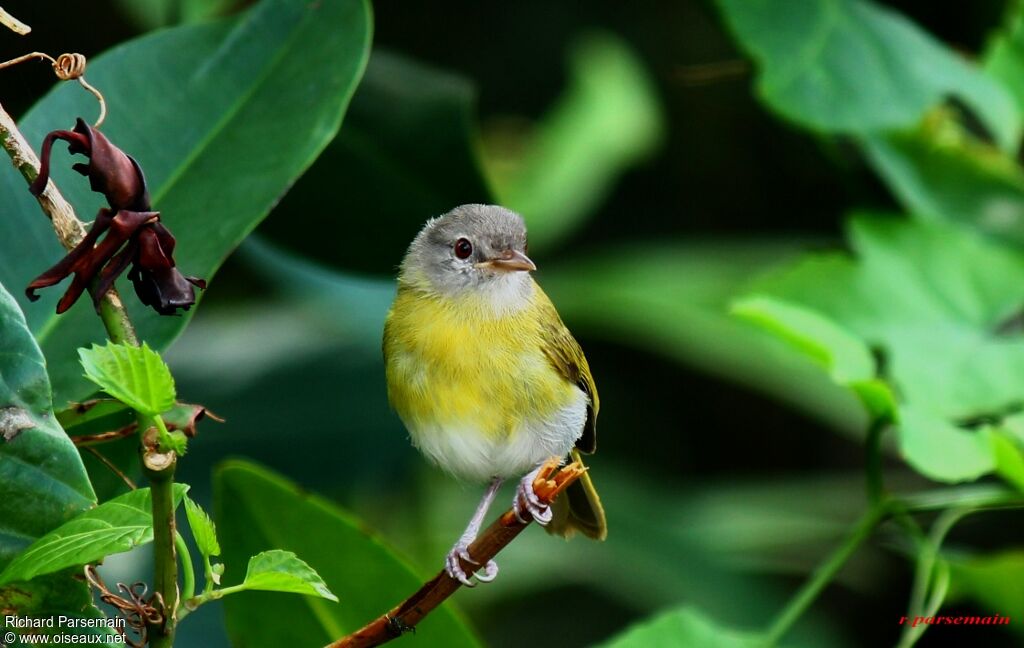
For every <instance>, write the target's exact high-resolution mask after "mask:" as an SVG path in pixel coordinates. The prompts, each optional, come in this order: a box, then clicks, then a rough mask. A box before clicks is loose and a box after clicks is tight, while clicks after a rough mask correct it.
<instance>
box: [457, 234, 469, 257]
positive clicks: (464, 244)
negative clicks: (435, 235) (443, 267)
mask: <svg viewBox="0 0 1024 648" xmlns="http://www.w3.org/2000/svg"><path fill="white" fill-rule="evenodd" d="M470 254H473V244H472V243H470V242H469V239H464V238H460V239H459V240H458V241H455V256H457V257H459V258H460V259H468V258H469V255H470Z"/></svg>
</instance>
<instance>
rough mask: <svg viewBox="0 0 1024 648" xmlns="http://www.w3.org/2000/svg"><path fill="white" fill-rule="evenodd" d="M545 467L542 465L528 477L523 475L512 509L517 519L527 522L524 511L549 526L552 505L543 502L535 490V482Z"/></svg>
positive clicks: (537, 521) (538, 521)
mask: <svg viewBox="0 0 1024 648" xmlns="http://www.w3.org/2000/svg"><path fill="white" fill-rule="evenodd" d="M543 468H544V466H541V467H540V468H538V469H537V470H534V471H533V472H531V473H530V474H528V475H527V476H526V477H523V478H522V479H521V480H520V481H519V486H518V487H516V495H515V498H514V499H513V500H512V510H513V511H515V514H516V519H517V520H519V521H520V522H522V523H524V524H525V523H526V522H527V520H526V518H524V517H523V514H524V513H529V514H530V515H531V516H532V517H533V520H534V521H535V522H536V523H537V524H539V525H541V526H547V523H548V522H550V521H551V516H552V513H551V507H550V506H548V505H547V504H545V503H544V502H542V501H541V500H540V498H539V497H538V496H537V493H536V492H535V491H534V490H533V482H534V480H535V479H537V474H538V473H539V471H540V470H541V469H543Z"/></svg>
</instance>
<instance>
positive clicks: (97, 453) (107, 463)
mask: <svg viewBox="0 0 1024 648" xmlns="http://www.w3.org/2000/svg"><path fill="white" fill-rule="evenodd" d="M84 450H85V451H86V452H88V453H89V454H91V455H92V456H94V457H96V458H97V459H99V460H100V462H101V463H102V464H103V465H104V466H106V467H107V468H109V469H110V471H111V472H112V473H114V474H115V475H117V476H118V477H120V478H121V481H123V482H124V483H125V484H127V485H128V488H130V489H132V490H135V489H137V488H138V486H137V485H136V484H135V482H133V481H132V479H131V477H129V476H128V475H126V474H124V471H122V470H121V469H120V468H118V467H117V466H116V465H115V464H114V462H113V461H111V460H110V459H107V458H106V457H105V456H103V454H102V453H100V451H99V450H97V449H96V448H90V447H88V446H86V447H85V448H84Z"/></svg>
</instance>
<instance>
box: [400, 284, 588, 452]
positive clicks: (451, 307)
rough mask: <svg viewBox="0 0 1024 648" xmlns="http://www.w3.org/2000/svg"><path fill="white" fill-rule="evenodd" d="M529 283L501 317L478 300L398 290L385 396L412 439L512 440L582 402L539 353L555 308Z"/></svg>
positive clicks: (570, 384)
mask: <svg viewBox="0 0 1024 648" xmlns="http://www.w3.org/2000/svg"><path fill="white" fill-rule="evenodd" d="M531 284H532V291H531V294H530V297H529V299H527V300H526V302H525V305H524V306H523V307H522V308H520V309H519V310H517V311H515V312H511V313H505V314H500V315H498V314H496V313H495V312H494V310H493V308H490V307H489V306H488V304H487V303H484V302H483V301H481V300H480V298H478V297H474V296H467V297H461V298H458V299H453V298H451V297H441V296H437V295H431V294H429V293H425V292H422V291H419V290H416V289H413V288H410V287H408V286H400V287H399V291H398V296H397V297H396V299H395V302H394V305H393V306H392V308H391V311H390V313H389V314H388V319H387V323H386V325H385V329H384V355H385V362H386V370H387V383H388V396H389V399H390V400H391V403H392V405H393V406H394V408H395V409H396V410H397V412H398V414H399V416H401V418H402V420H403V421H404V422H405V423H406V426H407V427H408V428H409V431H410V432H411V433H412V435H413V438H414V440H416V436H417V434H418V433H421V431H424V430H430V429H437V428H438V427H440V428H448V429H459V430H466V431H467V432H466V433H473V434H480V435H484V436H486V437H489V438H491V439H498V438H502V437H510V436H512V435H514V434H515V433H516V431H517V430H520V429H524V427H528V425H529V423H530V421H538V420H544V419H545V418H547V417H552V416H555V415H556V413H557V412H559V410H560V409H561V408H565V407H567V406H569V405H570V404H571V403H573V402H574V401H575V400H577V399H579V397H580V390H579V388H578V387H577V386H576V385H574V384H573V383H571V382H570V381H568V380H566V378H565V377H564V376H563V375H561V374H560V373H559V372H558V371H557V370H556V369H555V368H554V367H553V366H552V364H551V361H550V360H549V358H548V357H547V356H546V355H545V353H544V344H543V338H542V326H543V325H544V322H543V320H542V317H543V316H544V314H545V313H549V312H554V311H553V308H552V307H551V306H550V302H549V301H548V298H547V296H546V295H545V294H544V293H543V292H542V291H541V289H540V287H539V286H537V285H536V284H535V283H532V281H531ZM545 306H546V308H545ZM578 433H579V431H578V430H577V431H575V434H576V435H577V436H578Z"/></svg>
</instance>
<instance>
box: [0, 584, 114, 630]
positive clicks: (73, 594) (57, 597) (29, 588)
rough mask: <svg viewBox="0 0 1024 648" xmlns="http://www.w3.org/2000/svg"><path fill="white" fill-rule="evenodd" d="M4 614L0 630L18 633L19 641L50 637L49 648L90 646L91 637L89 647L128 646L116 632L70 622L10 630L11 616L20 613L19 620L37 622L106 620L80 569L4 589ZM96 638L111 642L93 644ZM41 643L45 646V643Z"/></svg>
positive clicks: (0, 603)
mask: <svg viewBox="0 0 1024 648" xmlns="http://www.w3.org/2000/svg"><path fill="white" fill-rule="evenodd" d="M0 610H3V611H4V613H5V614H4V615H0V630H2V631H14V632H16V633H17V634H18V636H19V637H28V636H32V637H46V638H47V639H49V641H48V642H47V643H46V644H45V645H48V646H50V645H67V644H71V643H75V644H82V643H86V640H85V639H83V637H88V641H89V642H90V643H89V645H93V646H107V647H111V646H123V645H124V643H123V642H122V641H118V640H116V639H115V638H119V635H118V633H117V631H116V630H114V629H112V628H111V629H108V628H105V627H96V628H90V627H85V626H83V627H72V626H71V623H70V622H69V621H67V620H65V621H63V622H60V621H58V622H56V623H54V627H52V628H46V627H43V628H14V627H7V625H6V621H7V619H8V618H10V617H8V616H7V615H9V614H12V613H16V615H17V617H31V618H33V619H49V618H54V617H69V618H70V619H74V620H83V621H91V620H93V619H104V618H106V617H105V615H104V614H103V613H102V612H100V611H99V610H98V609H97V608H96V606H95V605H94V604H93V601H92V591H91V590H90V589H89V585H88V584H87V583H86V582H85V580H84V579H83V578H82V577H81V570H80V569H70V570H68V571H66V572H58V573H56V574H47V575H46V576H40V577H38V578H34V579H32V580H31V581H30V582H27V583H17V584H16V585H15V586H13V587H7V588H3V589H0ZM57 637H60V639H58V638H57ZM72 637H77V638H76V639H72ZM93 637H105V638H106V639H107V640H106V641H102V642H99V641H97V643H91V642H92V641H93ZM5 643H7V644H8V645H10V646H17V645H29V641H28V640H27V639H21V640H20V642H19V641H15V642H5ZM38 643H39V645H44V644H43V643H42V642H38Z"/></svg>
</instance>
